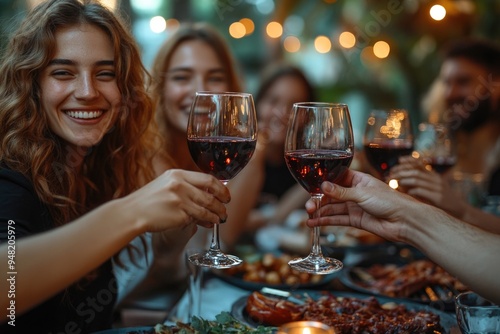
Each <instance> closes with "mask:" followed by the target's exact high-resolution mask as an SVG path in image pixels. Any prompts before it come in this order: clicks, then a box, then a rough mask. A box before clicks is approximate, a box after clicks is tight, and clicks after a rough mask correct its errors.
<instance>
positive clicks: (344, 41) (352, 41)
mask: <svg viewBox="0 0 500 334" xmlns="http://www.w3.org/2000/svg"><path fill="white" fill-rule="evenodd" d="M339 43H340V45H341V46H342V47H343V48H346V49H350V48H352V47H353V46H354V45H356V36H354V34H353V33H352V32H349V31H344V32H343V33H341V34H340V36H339Z"/></svg>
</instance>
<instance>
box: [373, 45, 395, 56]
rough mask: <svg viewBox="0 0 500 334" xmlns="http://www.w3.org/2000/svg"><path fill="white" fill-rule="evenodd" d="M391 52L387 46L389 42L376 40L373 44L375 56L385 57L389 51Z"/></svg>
mask: <svg viewBox="0 0 500 334" xmlns="http://www.w3.org/2000/svg"><path fill="white" fill-rule="evenodd" d="M390 52H391V47H390V46H389V43H387V42H384V41H378V42H376V43H375V44H374V45H373V54H374V55H375V56H376V57H377V58H381V59H382V58H387V56H389V53H390Z"/></svg>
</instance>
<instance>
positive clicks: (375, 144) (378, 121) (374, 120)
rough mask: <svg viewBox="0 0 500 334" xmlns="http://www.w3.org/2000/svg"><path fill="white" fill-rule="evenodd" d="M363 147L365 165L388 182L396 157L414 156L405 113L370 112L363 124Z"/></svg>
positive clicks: (392, 110) (399, 110)
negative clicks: (366, 162) (364, 124)
mask: <svg viewBox="0 0 500 334" xmlns="http://www.w3.org/2000/svg"><path fill="white" fill-rule="evenodd" d="M363 147H364V152H365V156H366V159H367V160H368V163H369V164H370V165H371V166H372V167H373V168H374V169H375V170H376V171H377V172H378V173H379V178H380V179H382V180H384V181H385V182H389V180H388V177H389V172H390V170H391V168H392V167H394V166H395V165H397V164H398V160H399V157H401V156H405V155H411V153H412V152H413V133H412V130H411V124H410V117H409V116H408V112H407V111H406V110H404V109H389V110H372V111H371V113H370V115H369V116H368V120H367V122H366V127H365V133H364V135H363Z"/></svg>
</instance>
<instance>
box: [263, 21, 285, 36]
mask: <svg viewBox="0 0 500 334" xmlns="http://www.w3.org/2000/svg"><path fill="white" fill-rule="evenodd" d="M266 33H267V35H268V36H269V37H271V38H278V37H281V35H283V27H282V26H281V24H280V23H279V22H275V21H273V22H269V23H268V24H267V27H266Z"/></svg>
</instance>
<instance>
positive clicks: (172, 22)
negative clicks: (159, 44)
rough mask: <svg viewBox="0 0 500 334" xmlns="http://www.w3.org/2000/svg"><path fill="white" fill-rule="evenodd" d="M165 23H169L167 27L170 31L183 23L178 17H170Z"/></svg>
mask: <svg viewBox="0 0 500 334" xmlns="http://www.w3.org/2000/svg"><path fill="white" fill-rule="evenodd" d="M165 23H166V24H167V29H168V30H170V31H175V30H177V29H179V26H180V25H181V24H180V23H179V21H178V20H177V19H168V20H167V21H166V22H165Z"/></svg>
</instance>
